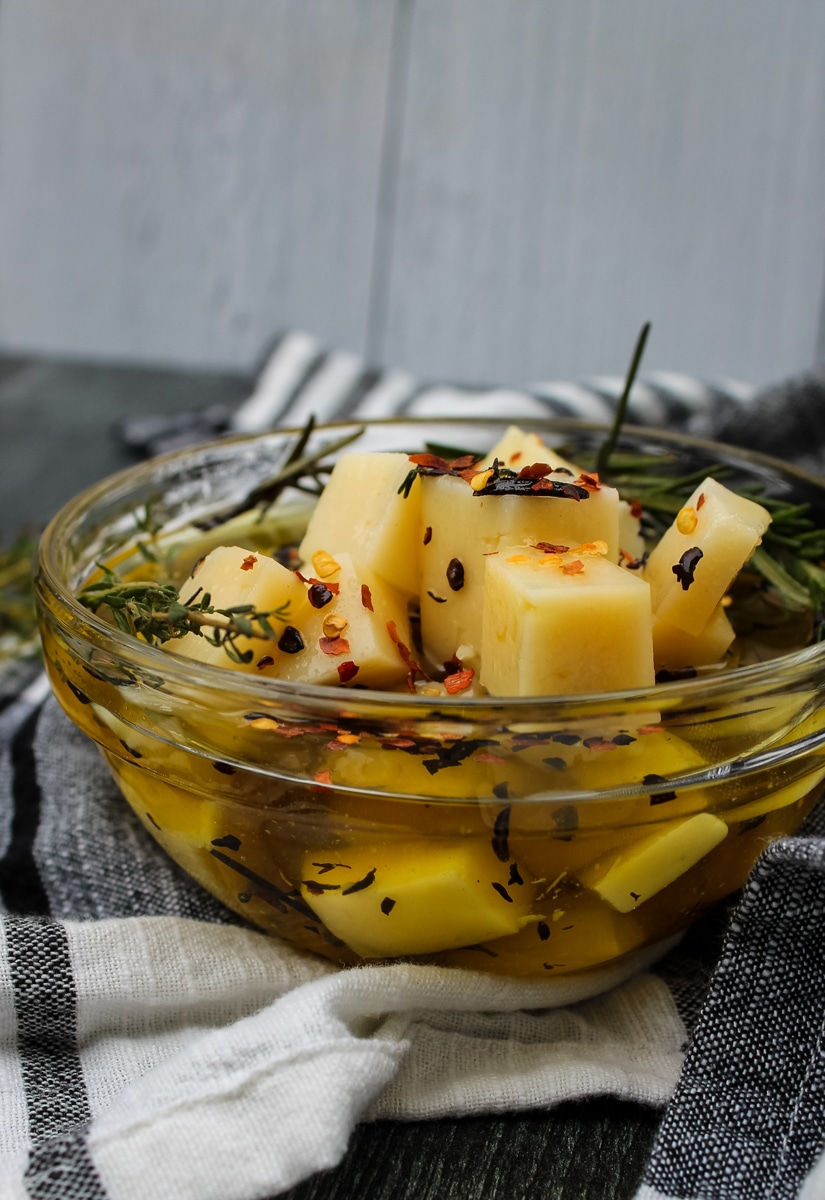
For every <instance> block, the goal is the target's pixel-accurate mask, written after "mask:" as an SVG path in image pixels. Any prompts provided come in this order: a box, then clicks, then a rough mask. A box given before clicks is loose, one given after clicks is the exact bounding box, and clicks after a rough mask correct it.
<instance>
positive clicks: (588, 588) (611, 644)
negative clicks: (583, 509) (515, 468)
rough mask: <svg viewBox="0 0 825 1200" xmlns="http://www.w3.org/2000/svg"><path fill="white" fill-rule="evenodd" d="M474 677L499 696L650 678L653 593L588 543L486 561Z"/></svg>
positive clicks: (610, 686)
mask: <svg viewBox="0 0 825 1200" xmlns="http://www.w3.org/2000/svg"><path fill="white" fill-rule="evenodd" d="M485 572H486V574H485V584H484V601H483V616H482V624H483V634H482V644H481V662H482V667H481V679H482V683H483V684H484V685H485V687H487V688H488V690H489V691H490V692H491V693H492V694H493V695H496V696H538V695H571V694H579V693H582V692H599V691H612V690H614V689H619V688H633V687H651V686H652V685H653V683H654V673H653V649H652V641H651V612H650V594H649V589H648V587H647V585H646V584H645V582H644V581H643V580H641V579H639V577H638V576H637V575H635V574H633V573H632V572H628V571H623V570H622V569H621V567H619V566H618V565H617V564H616V563H613V562H611V561H610V560H609V559H608V558H606V557H605V556H604V555H603V554H600V553H598V552H596V551H594V550H585V549H584V548H579V552H578V553H577V552H575V551H571V552H569V553H566V554H553V553H549V554H548V553H544V552H543V551H541V550H538V549H535V548H533V547H522V548H519V547H507V548H504V549H502V550H501V551H500V552H499V553H498V554H495V555H491V556H490V557H489V558H488V559H487V560H486V568H485Z"/></svg>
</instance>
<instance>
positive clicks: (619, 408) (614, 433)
mask: <svg viewBox="0 0 825 1200" xmlns="http://www.w3.org/2000/svg"><path fill="white" fill-rule="evenodd" d="M649 333H650V321H645V323H644V325H643V326H642V328H641V330H640V331H639V336H638V338H637V339H636V347H635V349H634V351H633V357H632V358H631V360H630V366H629V367H628V369H627V375H626V376H625V381H624V391H623V392H622V394H621V396H620V397H619V402H618V404H617V405H616V412H615V414H614V416H613V424H612V425H611V427H610V432H609V433H608V435H607V437H606V438H605V440H604V441H603V442H602V444H601V446H600V447H599V453H598V455H597V456H596V470H597V471H598V473H599V474H600V475H601V474H602V473H603V472H604V471H606V470H607V467H608V463H609V462H610V456H611V454H612V453H613V451H614V450H615V448H616V443H617V441H618V440H619V432H620V430H621V428H622V425H623V424H624V420H625V416H626V414H627V406H628V403H629V402H630V393H631V391H632V389H633V384H634V382H635V380H636V374H637V372H638V370H639V366H640V364H641V361H642V355H643V354H644V352H645V344H646V342H647V335H648V334H649Z"/></svg>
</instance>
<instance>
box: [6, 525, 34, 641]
mask: <svg viewBox="0 0 825 1200" xmlns="http://www.w3.org/2000/svg"><path fill="white" fill-rule="evenodd" d="M36 545H37V540H36V538H34V537H31V536H29V535H28V534H21V535H20V536H19V537H18V538H17V539H16V541H15V542H14V543H13V544H12V545H11V546H10V547H9V548H8V549H7V550H2V549H0V661H3V660H4V659H6V658H12V657H16V656H17V655H20V654H25V653H28V652H29V651H31V650H34V649H35V648H36V645H37V619H36V617H35V611H34V586H33V583H32V561H33V558H34V551H35V547H36Z"/></svg>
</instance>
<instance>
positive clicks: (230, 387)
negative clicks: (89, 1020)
mask: <svg viewBox="0 0 825 1200" xmlns="http://www.w3.org/2000/svg"><path fill="white" fill-rule="evenodd" d="M250 390H251V380H249V379H246V378H244V377H243V376H240V375H231V374H217V373H202V372H180V371H171V370H169V371H167V370H159V369H145V368H137V367H131V366H117V365H114V366H110V365H95V364H89V363H83V362H57V361H46V360H42V359H27V358H23V357H21V358H10V357H0V546H5V545H8V543H9V542H10V541H11V539H12V538H13V537H14V536H15V535H16V533H17V532H18V531H19V529H20V528H21V527H22V526H23V525H28V526H29V527H30V528H33V529H40V528H42V527H43V526H44V525H45V523H46V522H47V520H48V519H49V517H51V516H52V515H53V513H54V512H56V511H57V509H58V508H59V507H60V506H61V505H62V504H63V503H65V502H66V501H67V500H69V499H70V498H71V497H72V496H73V495H74V494H75V493H76V492H78V491H79V490H81V489H82V488H84V487H86V486H87V485H89V484H92V483H95V482H97V481H98V480H99V479H101V478H103V477H104V476H106V475H108V474H110V473H111V472H113V471H116V470H118V469H120V468H121V467H124V466H128V465H129V464H130V463H132V462H134V461H135V455H134V453H133V452H132V451H131V450H130V449H129V448H128V446H127V445H126V444H125V442H124V441H123V439H122V437H121V436H120V423H121V422H122V421H123V420H124V419H125V418H128V417H137V416H142V415H147V416H148V415H151V414H164V413H167V414H171V413H180V412H185V411H194V410H196V409H201V408H203V407H205V406H207V405H213V404H215V405H221V404H225V405H228V406H233V405H236V404H238V403H239V402H240V401H241V400H243V399H244V397H245V396H246V395H247V394H248V393H249V391H250ZM659 1117H660V1114H659V1113H658V1112H657V1111H654V1110H651V1109H649V1108H645V1107H643V1106H642V1105H638V1104H633V1103H629V1102H624V1101H620V1100H616V1099H613V1098H612V1097H600V1098H596V1099H592V1100H588V1101H586V1102H579V1103H567V1104H564V1105H561V1106H559V1107H557V1108H555V1109H552V1110H548V1111H539V1112H527V1113H516V1114H508V1115H506V1116H489V1117H475V1118H462V1119H455V1120H437V1121H427V1122H418V1121H416V1122H409V1123H398V1122H391V1121H381V1122H377V1123H375V1124H371V1125H362V1126H360V1127H359V1128H358V1129H357V1131H356V1133H355V1136H354V1138H353V1139H352V1142H351V1145H350V1148H349V1150H348V1152H347V1154H346V1156H345V1158H344V1160H343V1162H342V1163H341V1164H340V1166H338V1167H337V1168H336V1169H334V1170H332V1171H327V1172H322V1173H320V1174H318V1175H316V1176H314V1177H312V1178H311V1179H308V1180H306V1181H305V1182H304V1183H302V1184H300V1185H299V1186H298V1187H296V1188H294V1189H292V1190H291V1191H290V1192H288V1193H286V1194H285V1195H286V1198H287V1200H351V1198H352V1197H353V1196H357V1195H363V1196H369V1197H370V1198H371V1200H407V1198H409V1200H476V1198H478V1200H522V1198H524V1200H528V1198H532V1197H542V1200H627V1198H628V1197H631V1196H632V1195H633V1194H634V1192H635V1191H636V1188H637V1187H638V1184H639V1181H640V1179H641V1174H642V1171H643V1168H644V1164H645V1161H646V1159H647V1156H648V1154H649V1152H650V1148H651V1145H652V1142H653V1138H654V1136H655V1132H656V1128H657V1125H658V1122H659Z"/></svg>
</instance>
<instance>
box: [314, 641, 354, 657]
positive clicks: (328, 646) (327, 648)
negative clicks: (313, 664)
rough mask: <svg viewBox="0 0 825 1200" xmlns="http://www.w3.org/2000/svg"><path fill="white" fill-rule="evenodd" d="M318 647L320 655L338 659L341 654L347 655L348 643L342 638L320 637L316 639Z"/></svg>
mask: <svg viewBox="0 0 825 1200" xmlns="http://www.w3.org/2000/svg"><path fill="white" fill-rule="evenodd" d="M318 645H319V647H320V648H321V653H322V654H328V655H329V656H330V658H338V657H339V656H340V655H342V654H349V642H348V641H347V639H346V638H342V637H322V638H319V639H318Z"/></svg>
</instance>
